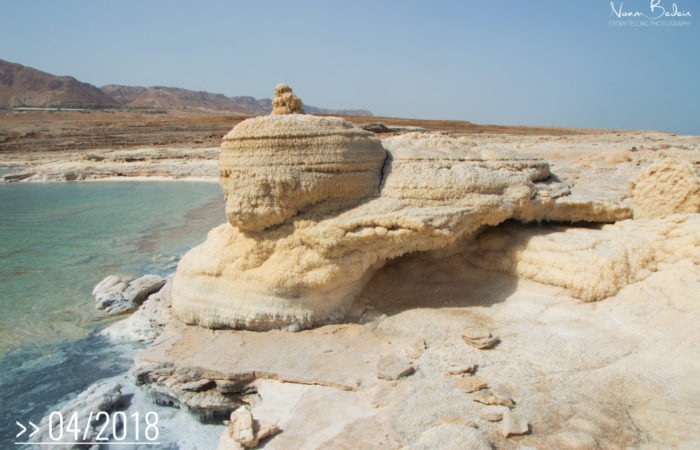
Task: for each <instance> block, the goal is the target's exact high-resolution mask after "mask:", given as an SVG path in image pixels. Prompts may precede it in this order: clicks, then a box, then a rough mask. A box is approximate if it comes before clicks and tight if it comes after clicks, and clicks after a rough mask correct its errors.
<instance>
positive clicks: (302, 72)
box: [0, 0, 700, 135]
mask: <svg viewBox="0 0 700 450" xmlns="http://www.w3.org/2000/svg"><path fill="white" fill-rule="evenodd" d="M660 1H661V3H660V5H661V6H664V7H665V8H666V9H667V10H669V11H670V10H671V9H672V4H673V2H672V1H668V0H660ZM615 3H616V7H619V2H615ZM676 4H677V5H678V9H679V10H681V11H687V12H690V13H691V17H684V18H671V20H686V21H688V20H689V21H691V25H690V26H684V27H668V26H667V27H620V26H617V27H616V26H612V27H611V26H609V21H610V20H613V19H616V20H620V19H617V17H615V16H613V17H610V14H611V12H612V8H611V5H610V1H609V0H557V1H550V0H543V1H536V2H535V1H524V0H481V1H471V0H461V1H430V2H429V1H427V0H423V1H410V0H404V1H381V0H375V1H359V0H354V1H352V2H350V1H344V2H340V1H335V0H325V1H309V2H306V1H268V0H247V1H241V2H235V1H203V2H201V4H200V2H196V3H195V2H190V1H181V0H168V1H154V0H149V1H143V0H141V1H125V0H119V1H111V2H107V1H70V0H66V1H63V0H62V1H43V2H42V1H19V0H12V1H8V0H0V59H4V60H7V61H11V62H16V63H20V64H23V65H26V66H31V67H34V68H37V69H39V70H43V71H46V72H50V73H53V74H56V75H72V76H74V77H76V78H78V79H79V80H81V81H85V82H88V83H92V84H94V85H97V86H102V85H105V84H122V85H130V86H153V85H161V86H174V87H182V88H186V89H193V90H203V91H208V92H214V93H223V94H226V95H229V96H235V95H251V96H254V97H257V98H263V97H271V96H272V95H273V89H274V86H275V85H276V84H277V83H287V84H289V85H290V86H292V87H293V88H294V91H295V93H297V95H299V97H301V99H302V100H303V101H304V102H305V103H308V104H310V105H315V106H319V107H326V108H365V109H369V110H371V111H372V112H373V113H374V114H375V115H378V116H390V117H408V118H421V119H453V120H469V121H472V122H474V123H488V124H503V125H547V126H549V125H555V126H574V127H595V128H641V129H656V130H664V131H671V132H676V133H686V134H696V135H700V113H699V112H698V110H699V109H700V86H699V80H700V2H698V1H697V0H676ZM623 9H624V10H625V11H641V12H646V13H649V14H650V3H649V0H625V1H624V7H623ZM636 20H639V19H638V18H637V19H636Z"/></svg>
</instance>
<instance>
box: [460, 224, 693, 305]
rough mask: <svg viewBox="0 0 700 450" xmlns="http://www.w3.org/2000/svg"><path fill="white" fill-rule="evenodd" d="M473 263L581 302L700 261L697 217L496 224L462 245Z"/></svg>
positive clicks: (607, 295)
mask: <svg viewBox="0 0 700 450" xmlns="http://www.w3.org/2000/svg"><path fill="white" fill-rule="evenodd" d="M465 256H466V258H467V260H468V261H469V262H471V263H472V264H474V265H476V266H479V267H482V268H484V269H488V270H498V271H501V272H506V273H509V274H511V275H515V276H517V277H520V278H528V279H531V280H535V281H539V282H540V283H544V284H549V285H553V286H561V287H564V288H566V290H567V293H568V294H569V295H571V296H573V297H576V298H579V299H581V300H584V301H595V300H602V299H604V298H607V297H610V296H612V295H615V294H616V293H617V292H618V291H619V290H620V289H622V288H624V287H625V286H627V285H628V284H632V283H636V282H638V281H641V280H644V279H645V278H647V277H648V276H650V275H651V274H652V273H654V272H656V271H658V270H662V269H663V268H665V266H667V265H669V264H673V263H676V262H678V261H681V260H683V259H690V260H691V261H693V263H694V264H700V216H697V215H672V216H669V217H666V218H664V219H653V220H643V219H640V220H625V221H622V222H618V223H616V224H613V225H605V226H603V227H601V229H600V230H596V229H588V228H568V227H563V226H553V225H547V226H543V227H538V228H533V227H531V226H530V227H528V226H526V225H518V224H510V225H507V226H506V225H501V226H499V227H497V228H493V229H490V230H488V231H486V232H485V233H483V234H482V235H480V236H479V237H478V238H477V239H476V241H475V242H470V243H468V244H467V246H466V249H465Z"/></svg>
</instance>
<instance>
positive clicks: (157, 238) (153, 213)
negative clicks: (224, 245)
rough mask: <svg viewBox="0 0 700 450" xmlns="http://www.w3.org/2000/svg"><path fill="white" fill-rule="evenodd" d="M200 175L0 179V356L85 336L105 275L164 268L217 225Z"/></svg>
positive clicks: (217, 203)
mask: <svg viewBox="0 0 700 450" xmlns="http://www.w3.org/2000/svg"><path fill="white" fill-rule="evenodd" d="M223 203H224V202H223V194H222V192H221V189H220V187H219V186H218V184H216V183H206V182H182V183H180V182H150V181H146V182H120V183H114V182H109V181H105V182H100V183H47V184H44V183H27V184H25V183H13V184H4V185H0V211H1V213H0V284H1V285H2V289H1V290H0V308H2V311H3V314H2V315H0V355H2V354H4V353H6V352H7V351H9V350H13V349H18V348H21V347H26V346H32V347H34V346H42V348H47V347H46V346H47V345H51V344H58V343H60V342H62V341H65V340H72V339H78V338H82V337H85V336H86V335H87V334H88V333H89V331H90V330H92V329H94V328H95V326H97V325H98V324H100V323H102V322H104V321H105V320H113V319H112V318H106V317H105V315H104V314H103V313H102V312H100V311H97V310H96V309H95V307H94V302H93V300H92V297H91V292H92V289H93V287H94V286H95V284H96V283H98V282H99V281H100V280H101V279H103V278H104V277H105V276H107V275H111V274H121V275H124V276H126V277H129V278H134V277H137V276H140V275H144V274H146V273H156V274H160V275H165V274H167V273H170V272H172V271H174V270H175V267H176V264H177V260H178V258H179V257H180V256H181V255H182V254H183V253H185V252H186V251H187V250H188V249H190V248H191V247H193V246H195V245H198V244H200V243H201V242H203V241H204V239H205V238H206V233H207V232H208V231H209V230H210V229H211V228H212V227H214V226H216V225H218V224H220V223H223V222H224V221H225V216H224V212H223Z"/></svg>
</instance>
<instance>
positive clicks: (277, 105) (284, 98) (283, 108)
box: [270, 84, 304, 116]
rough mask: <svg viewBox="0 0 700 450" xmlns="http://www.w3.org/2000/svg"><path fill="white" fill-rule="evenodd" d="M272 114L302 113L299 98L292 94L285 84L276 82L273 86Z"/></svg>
mask: <svg viewBox="0 0 700 450" xmlns="http://www.w3.org/2000/svg"><path fill="white" fill-rule="evenodd" d="M270 114H271V115H273V116H281V115H285V114H304V110H303V109H301V99H300V98H299V97H297V96H296V95H294V93H293V92H292V88H290V87H289V86H287V85H286V84H278V85H277V86H275V98H274V99H273V100H272V112H271V113H270Z"/></svg>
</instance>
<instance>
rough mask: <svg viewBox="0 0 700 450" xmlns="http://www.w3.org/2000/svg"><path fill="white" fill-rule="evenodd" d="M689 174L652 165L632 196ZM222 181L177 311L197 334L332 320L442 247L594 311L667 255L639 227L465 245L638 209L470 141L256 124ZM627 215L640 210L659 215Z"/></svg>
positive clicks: (228, 147) (179, 287)
mask: <svg viewBox="0 0 700 450" xmlns="http://www.w3.org/2000/svg"><path fill="white" fill-rule="evenodd" d="M279 92H282V93H283V94H284V93H289V92H287V91H286V90H285V89H279ZM664 164H665V163H664ZM689 167H690V168H687V167H685V166H683V165H681V164H672V165H668V164H666V165H663V164H662V167H661V169H654V168H653V167H652V168H650V169H649V170H648V171H647V172H648V173H647V172H643V173H642V174H641V175H640V178H639V179H638V181H637V187H636V188H635V189H636V190H637V191H640V192H641V191H645V190H648V189H650V188H648V185H649V184H658V183H656V181H655V180H656V178H654V177H655V176H656V175H655V174H659V173H664V174H666V172H669V171H670V172H669V173H671V172H672V173H673V174H677V173H680V172H679V171H683V170H685V171H686V172H688V171H690V170H692V166H689ZM684 173H685V172H684ZM645 174H646V175H645ZM692 175H693V176H695V174H692ZM219 176H220V182H221V187H222V189H223V191H224V195H225V198H226V215H227V219H228V222H227V223H225V224H223V225H221V226H219V227H217V228H215V229H213V230H212V231H211V232H210V233H209V236H208V238H207V241H206V242H205V243H204V244H202V245H200V246H199V247H196V248H194V249H192V250H191V251H190V252H189V253H187V255H185V257H184V258H183V259H182V261H181V262H180V265H179V267H178V271H177V274H176V276H175V279H174V281H173V291H172V296H173V305H172V308H173V313H174V314H175V315H176V317H178V318H179V319H180V320H182V321H184V322H185V323H188V324H199V325H203V326H205V327H210V328H243V329H249V330H258V331H259V330H269V329H276V328H277V329H280V328H281V329H287V330H299V329H303V328H308V327H311V326H314V325H320V324H327V323H337V322H339V321H342V320H344V319H345V318H346V317H347V316H348V313H349V312H350V310H351V307H352V303H353V301H354V300H355V298H357V296H358V295H359V293H360V291H361V290H362V288H363V287H364V285H365V284H366V283H367V281H368V280H369V279H370V278H371V277H372V275H373V273H374V271H376V270H377V269H378V268H380V267H381V266H382V265H383V264H384V263H385V262H386V261H387V260H388V259H390V258H395V257H397V256H400V255H403V254H406V253H410V252H416V251H429V250H437V249H444V248H446V247H448V246H450V250H448V253H449V252H454V251H457V249H459V248H462V249H463V251H464V254H465V256H466V257H467V258H468V260H469V261H471V262H472V263H473V264H476V265H478V266H481V267H484V268H487V269H492V270H500V271H504V272H508V273H512V274H514V275H517V276H522V277H526V278H532V279H535V280H537V281H541V282H544V283H548V284H553V285H556V286H563V287H566V288H567V289H568V290H569V292H570V294H571V295H573V296H576V297H578V298H580V299H583V300H586V301H591V300H599V299H602V298H605V297H607V296H610V295H614V294H615V293H616V292H617V291H619V290H620V289H621V288H622V287H624V286H625V285H627V284H630V283H634V282H636V281H640V280H643V279H644V278H645V277H647V276H648V275H649V274H650V273H652V272H653V271H654V270H656V265H657V262H658V261H659V260H661V259H663V258H664V257H665V256H664V255H665V253H664V254H662V253H659V251H658V249H656V248H655V247H654V245H653V244H652V243H650V242H651V241H654V238H653V237H652V238H648V239H647V237H646V236H647V235H649V234H650V233H651V234H653V230H651V229H648V226H647V225H645V224H639V225H636V224H633V225H624V224H623V225H619V226H620V227H622V229H621V230H616V229H613V228H606V229H605V230H604V231H600V232H593V231H592V230H591V231H590V232H586V231H570V232H566V233H564V234H561V233H560V234H556V233H554V234H551V235H547V236H541V237H540V236H536V235H537V233H538V231H537V230H527V231H524V232H523V233H524V234H522V233H521V234H518V233H515V235H514V234H513V228H509V227H501V228H499V229H498V230H493V231H490V232H487V233H486V234H484V235H483V236H482V237H480V238H479V240H477V242H476V244H472V241H473V239H474V237H475V236H476V235H477V234H478V233H480V232H481V231H482V230H483V227H484V226H486V225H498V224H500V223H502V222H504V221H505V220H507V219H516V220H519V221H521V222H531V221H542V220H550V221H582V220H583V221H589V222H616V221H620V220H624V219H630V218H631V216H632V202H631V201H630V200H629V195H627V197H625V196H624V195H620V193H618V192H613V193H612V194H611V195H608V191H605V190H602V191H594V192H586V193H581V192H577V193H573V192H572V190H571V189H570V187H569V185H568V184H567V183H565V182H563V181H562V180H560V179H559V178H557V177H556V176H554V175H553V174H551V173H550V171H549V164H548V163H547V162H546V161H545V160H544V159H542V158H540V157H538V156H531V155H527V154H523V153H518V152H516V151H513V150H504V149H499V148H494V147H491V146H488V145H476V144H475V143H474V142H471V141H469V140H467V139H465V138H452V137H449V136H445V135H442V134H429V133H409V134H404V135H400V136H396V137H391V138H387V139H385V140H383V141H380V140H379V139H378V138H376V137H375V136H374V135H373V134H372V133H369V132H367V131H365V130H362V129H359V128H355V127H353V126H352V125H351V124H349V123H348V122H346V121H345V120H343V119H340V118H327V117H315V116H306V115H293V114H292V115H281V116H267V117H258V118H255V119H250V120H246V121H244V122H242V123H240V124H239V125H238V126H236V127H235V128H234V129H233V130H232V131H231V132H230V133H229V134H228V135H227V136H226V137H225V138H224V142H223V144H222V147H221V156H220V162H219ZM663 176H664V177H666V178H668V175H663ZM657 178H658V177H657ZM666 178H665V179H666ZM684 179H686V180H690V181H688V182H687V183H685V184H684V185H683V186H685V187H683V186H680V187H677V188H669V189H671V191H669V192H670V194H671V195H675V192H676V190H677V189H681V190H682V191H683V192H686V193H689V194H688V195H686V197H687V198H688V199H689V200H688V201H687V202H686V204H685V206H682V208H686V207H688V208H692V207H696V206H693V205H694V204H695V203H693V202H694V200H693V195H695V194H693V193H694V192H697V186H698V184H697V180H696V178H692V177H691V176H690V175H688V174H686V175H685V178H684ZM693 180H695V181H693ZM693 182H694V183H695V184H693ZM667 184H668V186H671V184H670V182H669V183H667ZM693 186H695V187H694V188H693ZM657 189H658V188H657ZM673 189H676V190H673ZM693 189H696V191H693ZM664 195H666V194H661V195H659V196H657V197H659V198H665V197H664ZM665 203H669V202H665ZM634 205H635V206H634V208H635V214H637V213H638V212H639V213H640V214H641V211H645V210H648V209H650V208H651V209H654V208H655V209H656V210H659V207H657V206H653V207H652V206H645V204H642V203H640V202H638V201H636V200H635V204H634ZM640 205H641V206H640ZM688 205H690V206H688ZM679 208H681V206H678V207H675V206H674V209H679ZM682 208H681V209H682ZM686 209H687V208H686ZM659 214H661V212H660V213H659ZM655 226H656V225H649V227H651V228H653V227H655ZM668 226H670V227H673V226H674V225H668ZM679 226H681V227H683V225H679ZM628 228H629V229H628ZM509 233H510V234H509ZM640 233H641V234H640ZM641 235H644V236H642V237H640V236H641ZM458 239H460V244H459V245H452V244H453V243H455V242H456V241H457V240H458ZM649 239H651V241H649ZM669 242H676V241H673V240H669Z"/></svg>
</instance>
